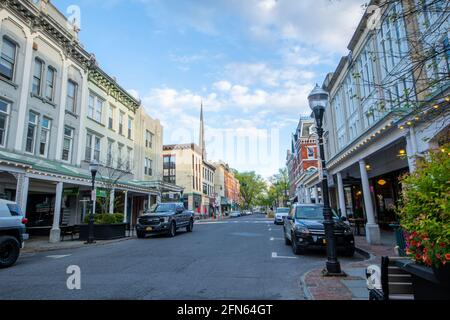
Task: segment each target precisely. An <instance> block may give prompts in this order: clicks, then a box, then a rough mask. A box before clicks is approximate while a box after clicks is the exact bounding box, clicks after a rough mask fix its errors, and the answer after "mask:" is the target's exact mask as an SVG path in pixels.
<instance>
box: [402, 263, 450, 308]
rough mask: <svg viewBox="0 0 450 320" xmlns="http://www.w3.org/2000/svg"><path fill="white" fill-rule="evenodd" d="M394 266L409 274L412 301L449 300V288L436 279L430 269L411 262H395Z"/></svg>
mask: <svg viewBox="0 0 450 320" xmlns="http://www.w3.org/2000/svg"><path fill="white" fill-rule="evenodd" d="M395 264H396V265H397V266H398V267H400V268H401V269H403V270H405V271H407V272H408V273H410V274H411V276H412V282H413V287H414V300H450V287H448V284H447V283H441V282H440V281H439V280H438V279H437V278H436V276H435V274H434V272H433V269H432V268H429V267H426V266H423V265H420V264H417V263H415V262H413V261H406V262H405V261H396V263H395Z"/></svg>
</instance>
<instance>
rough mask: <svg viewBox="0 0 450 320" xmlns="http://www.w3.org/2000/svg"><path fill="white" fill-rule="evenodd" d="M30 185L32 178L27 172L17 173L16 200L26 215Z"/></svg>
mask: <svg viewBox="0 0 450 320" xmlns="http://www.w3.org/2000/svg"><path fill="white" fill-rule="evenodd" d="M29 185H30V178H28V176H27V175H26V174H18V175H17V187H16V202H17V203H18V204H19V206H20V208H21V209H22V212H23V213H24V214H25V216H26V214H27V202H28V188H29Z"/></svg>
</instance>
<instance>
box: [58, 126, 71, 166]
mask: <svg viewBox="0 0 450 320" xmlns="http://www.w3.org/2000/svg"><path fill="white" fill-rule="evenodd" d="M73 133H74V129H72V128H70V127H68V126H65V127H64V141H63V150H62V157H61V159H62V160H63V161H68V162H70V161H71V159H72V148H73Z"/></svg>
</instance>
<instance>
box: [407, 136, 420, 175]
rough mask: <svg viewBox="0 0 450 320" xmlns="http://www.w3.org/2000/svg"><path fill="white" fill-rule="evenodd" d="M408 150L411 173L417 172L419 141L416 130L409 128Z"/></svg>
mask: <svg viewBox="0 0 450 320" xmlns="http://www.w3.org/2000/svg"><path fill="white" fill-rule="evenodd" d="M406 150H407V157H408V166H409V171H410V172H414V171H415V170H416V155H417V152H418V151H417V141H416V133H415V131H414V128H413V127H411V128H409V133H408V134H407V135H406Z"/></svg>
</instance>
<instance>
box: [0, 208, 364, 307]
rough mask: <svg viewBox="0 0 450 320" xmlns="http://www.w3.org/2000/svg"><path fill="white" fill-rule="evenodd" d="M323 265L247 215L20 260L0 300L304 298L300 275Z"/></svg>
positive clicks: (2, 283)
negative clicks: (73, 279)
mask: <svg viewBox="0 0 450 320" xmlns="http://www.w3.org/2000/svg"><path fill="white" fill-rule="evenodd" d="M340 259H341V260H344V261H349V260H357V259H360V258H358V257H356V256H355V257H354V258H340ZM324 261H325V253H324V252H322V253H320V252H319V253H310V254H307V255H305V256H294V255H293V254H292V250H291V248H290V247H288V246H286V245H285V244H284V241H283V239H282V226H275V225H274V224H273V223H272V221H269V220H267V219H264V218H263V217H262V216H260V215H254V216H249V217H241V218H236V219H230V220H225V221H221V222H217V223H197V224H196V225H195V227H194V232H193V233H186V232H185V231H181V232H179V233H178V235H177V236H176V237H175V238H166V237H164V236H154V237H150V238H147V239H131V240H128V241H122V242H117V243H112V244H108V245H99V246H94V247H83V248H78V249H70V250H58V251H51V252H40V253H35V254H22V255H21V257H20V258H19V260H18V262H17V264H16V265H15V266H14V267H12V268H9V269H4V270H0V300H5V299H37V300H41V299H174V300H187V299H192V300H203V299H233V300H234V299H236V300H240V299H249V300H253V299H267V300H276V299H304V298H305V297H304V294H303V289H302V288H301V282H300V278H301V276H302V275H303V274H304V273H305V272H307V271H309V270H310V269H312V268H314V267H318V266H322V265H324ZM71 265H76V266H79V267H80V270H81V289H80V290H69V289H68V288H67V284H66V282H67V278H68V277H69V274H67V273H66V271H67V268H68V267H69V266H71Z"/></svg>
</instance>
